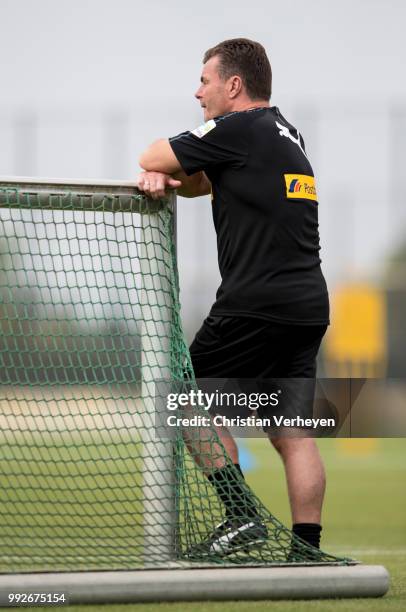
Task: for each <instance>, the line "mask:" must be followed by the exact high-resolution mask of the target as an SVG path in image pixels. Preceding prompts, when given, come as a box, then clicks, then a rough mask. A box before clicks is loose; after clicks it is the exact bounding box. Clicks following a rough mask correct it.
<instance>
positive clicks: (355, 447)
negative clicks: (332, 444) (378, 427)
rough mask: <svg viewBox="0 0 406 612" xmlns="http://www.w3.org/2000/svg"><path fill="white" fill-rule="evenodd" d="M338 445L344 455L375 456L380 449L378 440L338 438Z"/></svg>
mask: <svg viewBox="0 0 406 612" xmlns="http://www.w3.org/2000/svg"><path fill="white" fill-rule="evenodd" d="M336 444H337V447H338V450H339V452H340V453H342V454H343V455H373V454H374V453H376V452H377V451H378V449H379V440H378V439H377V438H337V440H336Z"/></svg>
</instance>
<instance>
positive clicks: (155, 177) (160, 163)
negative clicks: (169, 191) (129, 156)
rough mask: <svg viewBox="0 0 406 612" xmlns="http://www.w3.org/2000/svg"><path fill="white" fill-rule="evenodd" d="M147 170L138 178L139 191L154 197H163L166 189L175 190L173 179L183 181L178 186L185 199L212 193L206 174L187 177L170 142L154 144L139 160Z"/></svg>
mask: <svg viewBox="0 0 406 612" xmlns="http://www.w3.org/2000/svg"><path fill="white" fill-rule="evenodd" d="M139 163H140V166H141V168H143V170H145V173H142V174H141V175H140V177H139V178H138V187H139V189H141V190H143V191H145V192H146V193H148V194H149V195H151V196H152V197H162V196H163V193H164V191H165V189H166V188H168V187H169V188H171V187H172V188H174V186H175V185H174V182H173V180H172V181H171V180H170V178H172V179H177V180H178V181H181V185H179V186H177V189H178V194H179V195H181V196H183V197H185V198H195V197H198V196H202V195H207V194H209V193H210V192H211V183H210V181H209V179H208V178H207V176H206V175H205V173H204V172H196V174H192V175H191V176H187V175H186V174H185V172H184V171H183V170H182V167H181V165H180V163H179V161H178V159H177V157H176V155H175V153H174V152H173V150H172V147H171V145H170V144H169V141H168V140H165V139H161V140H157V141H156V142H154V143H153V144H152V145H150V146H149V147H148V149H146V151H144V153H143V154H142V155H141V157H140V159H139Z"/></svg>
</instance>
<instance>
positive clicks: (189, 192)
mask: <svg viewBox="0 0 406 612" xmlns="http://www.w3.org/2000/svg"><path fill="white" fill-rule="evenodd" d="M172 176H173V178H175V179H178V180H179V181H181V182H182V186H181V187H179V188H178V190H177V192H178V195H180V196H183V197H184V198H196V197H198V196H202V195H207V194H209V193H210V191H211V184H210V181H209V179H208V178H207V176H206V175H205V173H204V172H196V174H192V175H191V176H187V174H185V173H184V172H183V170H180V171H179V172H175V174H172Z"/></svg>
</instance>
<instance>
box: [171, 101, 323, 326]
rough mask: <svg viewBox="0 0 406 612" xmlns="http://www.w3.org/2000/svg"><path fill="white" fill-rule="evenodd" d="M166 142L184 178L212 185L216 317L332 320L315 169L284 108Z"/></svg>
mask: <svg viewBox="0 0 406 612" xmlns="http://www.w3.org/2000/svg"><path fill="white" fill-rule="evenodd" d="M169 142H170V144H171V147H172V149H173V151H174V153H175V155H176V157H177V159H178V161H179V163H180V165H181V166H182V168H183V170H184V171H185V172H186V174H188V175H190V174H194V173H195V172H198V171H200V170H203V171H204V172H205V173H206V175H207V176H208V178H209V179H210V181H211V184H212V207H213V219H214V225H215V228H216V232H217V247H218V261H219V268H220V274H221V278H222V282H221V285H220V287H219V289H218V291H217V296H216V302H215V304H214V305H213V307H212V309H211V313H210V314H212V315H233V316H234V315H238V316H250V317H258V318H263V319H269V320H273V321H277V322H278V321H279V322H284V323H286V322H291V323H297V324H301V325H316V324H324V323H328V319H329V304H328V293H327V287H326V282H325V280H324V277H323V274H322V272H321V269H320V261H321V260H320V257H319V250H320V245H319V231H318V220H317V208H318V202H317V195H316V188H315V183H314V175H313V170H312V167H311V165H310V163H309V160H308V158H307V155H306V152H305V147H304V142H303V139H302V137H301V135H300V134H299V133H298V131H297V130H296V129H295V128H294V127H293V126H292V125H291V124H290V123H288V122H287V121H286V119H285V118H284V117H283V116H282V115H281V113H280V111H279V109H278V108H277V107H271V108H268V107H266V108H256V109H252V110H247V111H241V112H235V113H230V114H228V115H224V116H221V117H216V118H215V119H211V120H210V121H208V122H207V123H205V124H204V125H202V126H200V127H199V128H197V129H196V130H193V131H191V132H183V133H182V134H179V135H178V136H174V137H173V138H170V139H169Z"/></svg>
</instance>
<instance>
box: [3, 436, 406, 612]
mask: <svg viewBox="0 0 406 612" xmlns="http://www.w3.org/2000/svg"><path fill="white" fill-rule="evenodd" d="M244 445H245V447H246V448H248V450H249V452H250V453H251V454H252V455H253V456H254V458H255V461H256V467H255V468H254V469H252V470H251V471H248V472H247V480H248V482H249V484H250V485H252V487H253V488H254V489H255V491H256V493H257V494H258V495H259V496H260V497H261V499H262V500H263V501H264V503H265V504H266V505H267V507H268V508H270V509H271V510H272V512H273V513H274V514H275V515H276V516H277V517H278V518H280V519H281V520H282V521H283V522H285V524H287V525H288V526H290V517H289V507H288V502H287V496H286V486H285V481H284V477H283V471H282V468H281V464H280V462H279V459H278V457H277V456H276V454H275V453H274V452H273V451H271V450H270V448H269V447H268V444H267V442H266V441H264V440H250V441H248V442H244ZM319 446H320V449H321V452H322V455H323V457H324V459H325V463H326V467H327V474H328V489H327V496H326V504H325V513H324V520H323V524H324V529H323V541H322V545H323V548H324V550H326V551H327V552H332V553H335V554H345V555H350V556H352V557H355V558H357V559H359V560H360V561H362V562H363V563H368V564H382V565H384V566H385V567H386V568H387V569H388V570H389V572H390V574H391V588H390V591H389V593H388V594H387V595H386V596H385V597H384V598H383V599H376V600H375V599H359V600H357V599H351V600H349V599H347V600H337V601H332V600H330V601H327V600H323V601H303V602H288V601H284V602H272V601H269V602H267V601H263V602H195V603H174V604H166V603H162V604H127V605H106V606H100V605H98V606H68V607H65V608H64V609H69V610H72V611H74V612H76V611H78V612H79V611H83V612H93V611H94V610H102V611H104V612H113V611H114V612H115V611H117V612H118V611H123V612H127V611H130V610H135V611H136V612H155V611H156V612H165V611H168V612H169V611H171V612H172V611H173V612H186V611H188V612H189V611H190V612H206V611H210V612H217V611H218V612H220V611H221V612H242V611H244V612H245V611H247V612H250V611H252V612H254V611H255V612H259V611H264V610H272V611H279V610H280V611H286V612H293V611H295V612H296V611H298V612H301V611H309V612H312V611H323V612H324V611H326V612H328V611H330V610H334V611H337V612H338V611H348V612H352V611H354V612H357V611H365V612H366V611H367V610H368V612H375V611H379V612H380V611H382V612H386V611H388V612H395V611H399V612H400V611H401V610H402V612H403V611H404V610H406V486H405V485H406V441H405V440H404V439H382V440H361V441H357V440H353V441H349V440H322V441H320V443H319ZM0 609H4V608H0ZM25 609H28V610H31V609H32V610H42V609H44V610H47V609H49V608H38V607H37V608H25Z"/></svg>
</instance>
